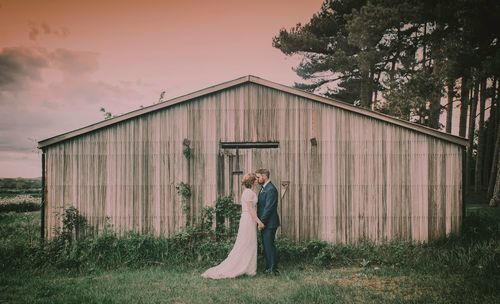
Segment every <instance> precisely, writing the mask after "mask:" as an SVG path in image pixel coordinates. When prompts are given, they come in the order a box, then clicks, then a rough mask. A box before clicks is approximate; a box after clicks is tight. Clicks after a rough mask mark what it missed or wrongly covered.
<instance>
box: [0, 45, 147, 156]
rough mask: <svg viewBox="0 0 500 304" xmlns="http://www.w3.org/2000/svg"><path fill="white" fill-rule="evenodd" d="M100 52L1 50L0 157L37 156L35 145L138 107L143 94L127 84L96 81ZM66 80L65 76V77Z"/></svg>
mask: <svg viewBox="0 0 500 304" xmlns="http://www.w3.org/2000/svg"><path fill="white" fill-rule="evenodd" d="M98 59H99V55H98V53H93V52H86V51H75V50H70V49H62V48H60V49H55V50H47V49H44V48H23V47H16V48H5V49H0V159H1V158H2V157H3V156H4V154H5V153H21V154H23V153H24V154H27V155H30V154H33V151H36V146H37V141H39V140H42V139H46V138H48V137H52V136H55V135H58V134H61V133H64V132H67V131H71V130H74V129H77V128H80V127H82V126H86V125H89V124H92V123H95V122H97V121H99V120H102V119H103V116H102V113H101V112H100V111H99V109H100V108H101V107H105V108H106V109H108V110H109V111H111V112H112V113H113V114H115V115H117V114H122V113H124V112H128V111H130V110H133V109H137V108H138V107H139V104H141V102H140V101H141V100H144V96H143V95H142V94H141V92H140V91H138V90H137V89H138V88H139V89H140V87H139V85H137V86H133V85H130V83H127V82H123V83H122V82H121V81H115V82H116V83H110V82H109V81H103V80H95V79H93V78H95V75H96V72H97V71H98V70H99V61H98ZM61 76H62V77H61Z"/></svg>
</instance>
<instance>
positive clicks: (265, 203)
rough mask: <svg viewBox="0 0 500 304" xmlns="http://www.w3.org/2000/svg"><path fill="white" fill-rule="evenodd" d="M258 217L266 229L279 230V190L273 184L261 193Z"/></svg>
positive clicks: (268, 184) (258, 203)
mask: <svg viewBox="0 0 500 304" xmlns="http://www.w3.org/2000/svg"><path fill="white" fill-rule="evenodd" d="M257 216H258V217H259V219H260V220H261V221H262V223H264V225H266V227H265V228H266V229H267V228H269V229H272V228H278V227H279V225H280V219H279V217H278V190H277V189H276V187H275V186H274V185H273V183H271V182H269V183H267V185H266V186H265V187H264V188H262V190H261V191H260V192H259V197H258V201H257Z"/></svg>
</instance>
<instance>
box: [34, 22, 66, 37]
mask: <svg viewBox="0 0 500 304" xmlns="http://www.w3.org/2000/svg"><path fill="white" fill-rule="evenodd" d="M29 28H30V30H29V32H28V37H29V39H30V40H33V41H36V40H37V39H38V37H39V36H40V35H42V34H43V35H47V36H49V35H50V36H56V37H61V38H66V37H68V36H69V34H70V31H69V29H68V28H67V27H65V26H60V27H58V28H55V27H53V26H51V25H49V24H47V23H45V22H42V23H41V24H39V23H34V22H31V23H30V24H29Z"/></svg>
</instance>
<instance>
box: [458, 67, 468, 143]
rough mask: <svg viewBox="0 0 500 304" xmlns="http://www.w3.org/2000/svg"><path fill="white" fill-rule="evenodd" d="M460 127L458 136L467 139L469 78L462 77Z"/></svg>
mask: <svg viewBox="0 0 500 304" xmlns="http://www.w3.org/2000/svg"><path fill="white" fill-rule="evenodd" d="M460 95H461V97H460V101H461V102H460V104H461V107H460V125H459V131H458V135H460V136H462V137H465V135H466V134H465V133H466V131H467V110H468V108H469V77H468V76H466V75H465V76H462V83H461V89H460Z"/></svg>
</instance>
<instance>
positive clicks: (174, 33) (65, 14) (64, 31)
mask: <svg viewBox="0 0 500 304" xmlns="http://www.w3.org/2000/svg"><path fill="white" fill-rule="evenodd" d="M322 2H323V1H322V0H274V1H262V0H255V1H238V0H233V1H225V0H215V1H194V0H182V1H180V0H179V1H177V0H164V1H159V0H158V1H154V0H142V1H119V0H111V1H106V0H101V1H98V0H87V1H65V0H50V1H49V0H31V1H27V0H0V177H36V176H40V175H41V164H40V155H39V154H38V151H37V149H36V141H39V140H41V139H45V138H48V137H51V136H54V135H58V134H60V133H63V132H67V131H70V130H73V129H77V128H80V127H82V126H85V125H88V124H91V123H94V122H97V121H100V120H102V119H103V115H102V113H101V112H99V109H100V108H101V107H104V108H106V110H108V111H111V112H112V113H113V114H123V113H126V112H129V111H132V110H135V109H137V108H139V107H140V106H141V105H143V106H148V105H151V104H153V103H155V102H156V101H158V98H159V95H160V93H161V92H162V91H166V94H165V97H166V98H167V99H170V98H173V97H175V96H179V95H183V94H186V93H189V92H192V91H195V90H199V89H202V88H205V87H207V86H210V85H214V84H218V83H221V82H224V81H227V80H231V79H234V78H238V77H240V76H244V75H248V74H252V75H255V76H259V77H262V78H265V79H267V80H271V81H274V82H278V83H282V84H285V85H292V84H293V82H294V81H298V80H299V78H298V77H297V76H296V74H295V73H294V72H293V71H292V69H291V68H292V67H293V66H295V65H296V64H297V60H296V58H295V59H294V58H289V57H286V56H285V55H283V54H282V53H281V52H280V51H279V50H277V49H274V48H273V47H272V38H273V36H275V35H276V34H277V33H278V31H279V30H280V28H290V27H292V26H294V25H295V24H296V23H298V22H301V23H306V22H307V21H308V20H309V19H310V18H311V16H312V15H313V14H314V13H315V12H317V11H319V9H320V7H321V3H322Z"/></svg>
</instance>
